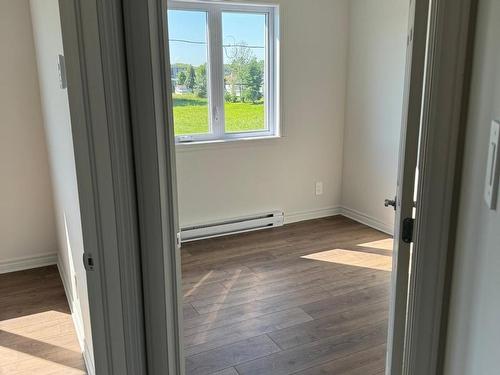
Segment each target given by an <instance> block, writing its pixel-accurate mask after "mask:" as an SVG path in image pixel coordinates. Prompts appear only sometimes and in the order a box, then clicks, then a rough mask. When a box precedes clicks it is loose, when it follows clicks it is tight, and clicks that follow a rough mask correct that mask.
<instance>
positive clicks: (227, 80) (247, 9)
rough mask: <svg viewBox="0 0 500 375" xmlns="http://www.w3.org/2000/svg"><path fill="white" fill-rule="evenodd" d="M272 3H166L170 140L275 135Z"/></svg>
mask: <svg viewBox="0 0 500 375" xmlns="http://www.w3.org/2000/svg"><path fill="white" fill-rule="evenodd" d="M277 13H278V12H277V7H275V6H268V5H265V6H264V5H249V4H245V5H240V4H234V3H233V4H230V3H223V2H220V3H217V2H212V1H211V2H203V1H171V2H169V3H168V32H169V45H170V66H171V81H172V91H173V92H172V96H173V103H174V108H173V112H174V128H175V138H176V141H177V142H178V143H184V142H197V141H216V140H228V139H246V138H255V137H272V136H278V135H279V126H278V124H279V110H278V103H279V97H278V73H279V72H278V66H279V63H278V21H277Z"/></svg>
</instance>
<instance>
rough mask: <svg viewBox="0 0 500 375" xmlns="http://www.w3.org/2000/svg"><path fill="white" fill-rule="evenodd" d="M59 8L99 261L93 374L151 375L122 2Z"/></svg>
mask: <svg viewBox="0 0 500 375" xmlns="http://www.w3.org/2000/svg"><path fill="white" fill-rule="evenodd" d="M59 9H60V15H61V28H62V36H63V46H64V52H65V60H66V74H67V80H68V100H69V105H70V115H71V128H72V134H73V144H74V153H75V164H76V174H77V182H78V195H79V201H80V215H81V222H82V231H83V242H84V252H85V254H86V255H90V256H91V257H92V259H93V260H94V270H93V271H87V273H86V274H87V284H88V285H87V287H88V296H89V307H90V315H91V316H90V318H91V326H92V327H91V329H92V339H93V340H92V341H93V347H94V362H95V368H94V369H88V371H89V373H91V374H92V373H95V374H98V375H101V374H103V375H123V374H134V375H135V374H137V375H142V374H144V375H145V374H146V373H147V371H146V360H145V358H146V351H145V340H144V317H143V305H142V299H143V297H142V275H141V270H140V259H139V234H138V226H137V224H138V221H137V212H136V201H137V197H136V191H135V181H134V168H133V159H132V156H133V152H132V142H131V132H130V122H129V117H130V116H129V109H128V87H127V82H126V64H125V62H126V60H125V55H124V45H123V35H122V31H123V27H122V12H121V1H120V0H96V1H84V0H60V1H59ZM63 125H64V124H63ZM75 261H83V259H75Z"/></svg>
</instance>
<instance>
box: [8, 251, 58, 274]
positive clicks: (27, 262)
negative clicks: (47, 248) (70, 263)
mask: <svg viewBox="0 0 500 375" xmlns="http://www.w3.org/2000/svg"><path fill="white" fill-rule="evenodd" d="M53 264H57V253H49V254H42V255H37V256H31V257H23V258H16V259H11V260H5V261H0V274H1V273H7V272H15V271H23V270H29V269H31V268H37V267H44V266H50V265H53Z"/></svg>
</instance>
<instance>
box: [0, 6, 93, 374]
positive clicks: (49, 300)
mask: <svg viewBox="0 0 500 375" xmlns="http://www.w3.org/2000/svg"><path fill="white" fill-rule="evenodd" d="M0 8H1V9H0V18H1V20H0V28H1V31H0V45H1V48H2V51H4V52H3V53H2V57H1V59H0V60H1V65H0V77H1V78H0V81H1V84H0V97H1V100H0V102H1V103H0V106H1V107H0V108H1V110H0V112H1V116H2V120H1V122H0V124H1V127H0V131H1V135H0V139H1V142H2V145H1V147H0V148H1V149H2V155H1V158H0V159H1V161H0V164H1V167H0V169H1V170H2V184H1V185H2V187H1V191H2V192H1V199H0V206H1V207H2V208H1V210H0V211H1V214H0V221H1V223H2V225H1V229H0V237H1V238H2V240H1V245H0V273H1V275H0V291H1V292H0V294H1V297H0V298H1V302H0V306H1V307H0V358H1V360H0V373H2V374H28V373H40V374H41V373H51V374H87V373H89V374H93V373H94V372H93V367H94V366H93V345H92V334H91V324H90V312H89V302H88V291H87V277H86V271H85V269H84V267H83V263H82V261H81V259H82V257H83V251H84V246H83V238H82V224H81V218H80V206H79V196H78V187H77V179H76V166H75V157H74V153H73V138H72V130H71V120H70V111H69V104H68V95H67V85H66V81H65V69H64V57H63V56H64V52H63V44H62V32H61V22H60V16H59V3H58V1H57V0H32V1H29V0H20V1H18V0H2V1H1V2H0ZM4 182H5V183H4Z"/></svg>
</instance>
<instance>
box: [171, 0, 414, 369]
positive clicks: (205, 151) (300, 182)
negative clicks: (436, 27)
mask: <svg viewBox="0 0 500 375" xmlns="http://www.w3.org/2000/svg"><path fill="white" fill-rule="evenodd" d="M409 5H410V4H409V1H408V2H394V1H384V2H377V3H372V2H369V1H351V2H343V1H334V2H331V1H328V2H326V1H319V2H313V3H311V2H307V3H306V2H280V3H279V5H276V4H275V2H266V3H264V5H263V4H262V3H261V2H259V3H255V2H251V1H248V2H244V3H243V4H239V5H238V4H236V5H235V4H230V5H228V4H227V3H225V2H220V3H218V2H210V3H208V2H202V1H200V2H196V1H189V2H183V1H172V2H169V3H168V6H169V10H168V25H169V26H168V28H169V30H168V31H169V46H170V66H171V77H170V78H171V84H172V92H173V93H172V94H173V117H174V127H175V129H174V131H175V137H176V161H177V191H178V197H179V219H180V228H181V238H182V240H183V244H182V247H181V260H182V282H183V303H184V305H183V315H184V322H183V328H184V330H183V334H184V352H185V356H186V373H187V374H203V375H205V374H292V373H293V374H295V373H297V374H317V373H335V374H342V373H351V372H352V371H359V372H361V373H373V374H381V373H384V372H385V363H386V343H387V322H388V320H389V299H390V291H391V270H392V248H393V244H392V242H393V241H392V234H393V233H394V221H395V215H394V210H392V207H389V208H386V207H384V200H385V199H387V198H388V197H393V196H394V194H395V192H396V185H397V173H398V151H399V144H400V129H401V119H402V117H403V111H404V108H403V98H404V84H405V66H406V65H405V64H406V51H407V48H406V47H407V29H408V19H409V17H408V15H409ZM301 25H307V27H305V26H304V27H302V26H301ZM391 200H392V199H389V200H388V202H387V203H388V205H390V204H391V203H393V202H391ZM394 204H395V203H394ZM257 229H261V230H257Z"/></svg>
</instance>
